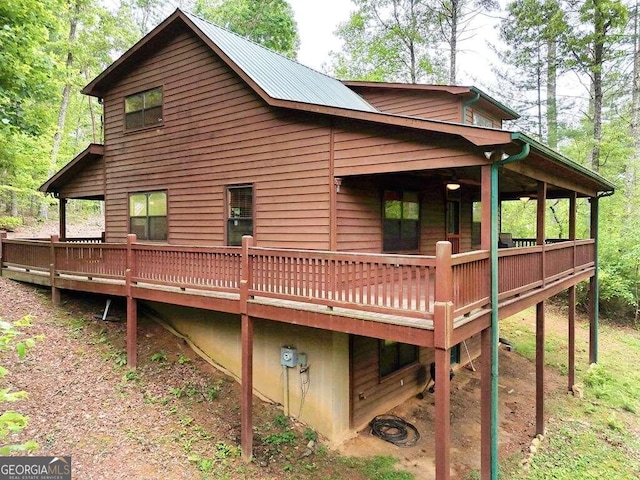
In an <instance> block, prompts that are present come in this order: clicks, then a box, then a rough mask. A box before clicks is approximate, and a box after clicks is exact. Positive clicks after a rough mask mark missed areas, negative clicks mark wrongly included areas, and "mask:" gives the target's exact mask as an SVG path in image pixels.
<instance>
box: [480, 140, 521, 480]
mask: <svg viewBox="0 0 640 480" xmlns="http://www.w3.org/2000/svg"><path fill="white" fill-rule="evenodd" d="M530 149H531V147H530V146H529V144H528V143H525V144H524V145H523V146H522V150H521V151H520V153H517V154H515V155H511V156H510V157H507V158H505V159H504V160H500V161H498V162H495V163H492V164H491V250H490V251H491V479H492V480H497V478H498V343H499V338H500V331H499V322H498V319H499V317H498V233H499V232H498V207H499V198H498V197H499V188H498V170H499V169H500V167H502V166H503V165H507V164H509V163H515V162H519V161H521V160H524V159H525V158H526V157H527V155H529V151H530Z"/></svg>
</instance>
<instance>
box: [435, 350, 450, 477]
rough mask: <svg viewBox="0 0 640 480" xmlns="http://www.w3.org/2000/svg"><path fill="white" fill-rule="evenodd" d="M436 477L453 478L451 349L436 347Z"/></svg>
mask: <svg viewBox="0 0 640 480" xmlns="http://www.w3.org/2000/svg"><path fill="white" fill-rule="evenodd" d="M435 354H436V385H435V389H436V399H435V400H436V405H435V413H434V416H435V433H436V478H437V479H438V480H449V479H450V478H451V458H450V445H451V377H450V376H449V371H450V370H451V350H449V349H442V348H436V349H435Z"/></svg>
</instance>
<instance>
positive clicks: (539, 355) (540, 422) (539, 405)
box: [536, 301, 544, 435]
mask: <svg viewBox="0 0 640 480" xmlns="http://www.w3.org/2000/svg"><path fill="white" fill-rule="evenodd" d="M538 434H541V435H544V301H542V302H540V303H538V304H537V305H536V435H538Z"/></svg>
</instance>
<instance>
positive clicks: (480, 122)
mask: <svg viewBox="0 0 640 480" xmlns="http://www.w3.org/2000/svg"><path fill="white" fill-rule="evenodd" d="M473 124H474V125H477V126H478V127H489V128H493V120H491V119H490V118H489V117H485V116H484V115H482V114H480V113H477V112H473Z"/></svg>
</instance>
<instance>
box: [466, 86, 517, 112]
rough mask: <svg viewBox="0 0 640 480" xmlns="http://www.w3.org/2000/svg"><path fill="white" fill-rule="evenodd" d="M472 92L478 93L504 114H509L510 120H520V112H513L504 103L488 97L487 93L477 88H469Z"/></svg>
mask: <svg viewBox="0 0 640 480" xmlns="http://www.w3.org/2000/svg"><path fill="white" fill-rule="evenodd" d="M469 91H470V92H473V93H477V94H480V98H482V99H484V100H485V101H487V102H489V103H491V104H493V105H495V106H496V107H498V108H499V109H500V110H502V111H503V112H504V113H507V114H509V115H510V116H511V117H513V118H511V119H510V120H516V119H518V118H520V114H519V113H518V112H516V111H515V110H512V109H511V108H509V107H507V106H506V105H505V104H504V103H502V102H500V101H498V100H496V99H495V98H493V97H492V96H491V95H487V94H486V93H484V92H483V91H482V90H480V89H479V88H476V87H470V88H469Z"/></svg>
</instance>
